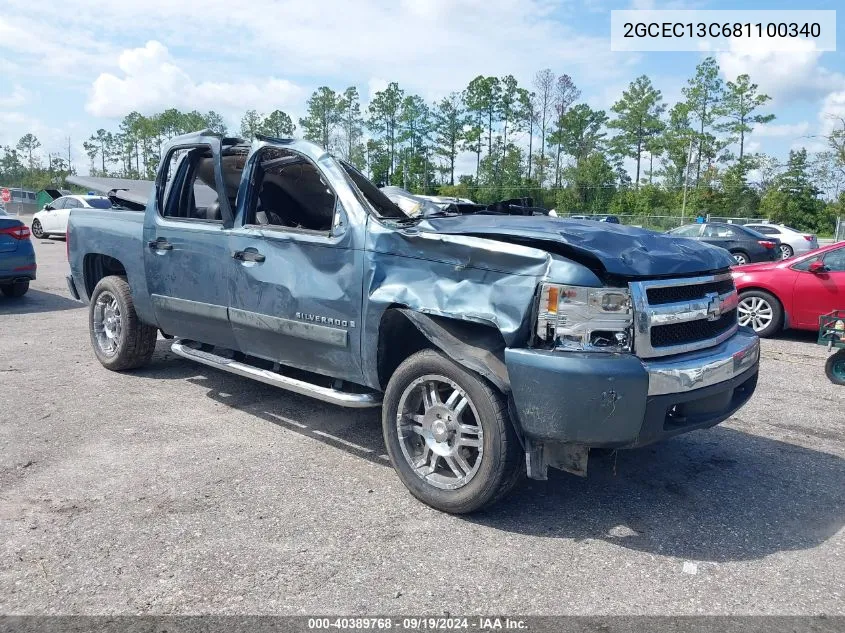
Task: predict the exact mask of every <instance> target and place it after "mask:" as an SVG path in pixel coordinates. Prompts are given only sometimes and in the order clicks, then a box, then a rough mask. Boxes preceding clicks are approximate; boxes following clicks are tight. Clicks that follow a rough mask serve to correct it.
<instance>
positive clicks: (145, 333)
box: [88, 275, 158, 371]
mask: <svg viewBox="0 0 845 633" xmlns="http://www.w3.org/2000/svg"><path fill="white" fill-rule="evenodd" d="M88 328H89V331H90V333H91V345H92V347H93V348H94V354H95V355H96V356H97V360H99V361H100V363H101V364H102V365H103V367H105V368H106V369H111V370H112V371H122V370H124V369H136V368H138V367H142V366H144V365H146V364H147V363H148V362H150V358H152V355H153V352H154V351H155V345H156V336H157V335H158V330H157V329H156V328H154V327H151V326H149V325H145V324H144V323H142V322H141V321H140V319H138V315H137V314H136V313H135V303H134V302H133V301H132V293H131V291H130V290H129V284H128V283H127V282H126V279H124V278H123V277H118V276H115V275H112V276H109V277H104V278H103V279H101V280H100V282H99V283H98V284H97V286H96V287H95V288H94V292H93V293H92V294H91V303H90V305H89V307H88Z"/></svg>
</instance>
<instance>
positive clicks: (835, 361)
mask: <svg viewBox="0 0 845 633" xmlns="http://www.w3.org/2000/svg"><path fill="white" fill-rule="evenodd" d="M824 373H825V374H827V377H828V378H829V379H830V382H832V383H833V384H834V385H845V349H841V350H839V351H838V352H836V353H835V354H834V355H833V356H831V357H830V358H828V359H827V362H826V363H825V365H824Z"/></svg>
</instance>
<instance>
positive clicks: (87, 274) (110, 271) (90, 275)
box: [82, 253, 131, 297]
mask: <svg viewBox="0 0 845 633" xmlns="http://www.w3.org/2000/svg"><path fill="white" fill-rule="evenodd" d="M82 274H83V278H84V281H85V293H86V295H88V296H89V297H90V296H91V295H92V294H93V292H94V288H95V287H96V286H97V284H98V283H99V282H100V280H101V279H102V278H103V277H108V276H109V275H119V276H122V277H126V267H125V266H124V265H123V262H121V261H120V260H119V259H117V258H115V257H111V256H110V255H104V254H102V253H87V254H86V255H85V257H84V259H83V260H82ZM130 289H131V287H130Z"/></svg>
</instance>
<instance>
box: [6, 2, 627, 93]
mask: <svg viewBox="0 0 845 633" xmlns="http://www.w3.org/2000/svg"><path fill="white" fill-rule="evenodd" d="M7 1H8V2H10V3H11V5H12V11H13V12H14V10H15V7H17V8H18V11H19V12H20V14H21V15H26V16H28V17H27V19H28V20H29V21H30V22H29V25H30V26H31V27H35V26H36V25H37V24H40V23H50V22H53V23H55V21H56V19H55V3H54V1H53V0H7ZM559 9H560V5H559V4H558V3H555V2H553V1H552V0H425V1H422V2H420V1H412V0H405V1H403V2H398V3H397V2H394V1H393V0H367V1H362V2H347V1H345V0H324V1H322V2H310V3H303V2H301V0H250V2H249V3H247V4H246V5H244V6H243V7H237V8H235V7H233V5H232V3H231V1H230V0H204V1H203V3H202V6H201V8H199V9H198V8H197V5H196V4H195V3H186V2H172V0H134V1H133V2H114V1H113V0H65V2H64V4H63V9H62V28H63V30H64V32H74V33H76V32H77V31H79V32H81V33H84V34H85V35H88V36H89V37H81V38H80V37H78V38H75V41H76V42H77V44H76V45H75V46H74V47H69V48H71V49H77V50H84V51H86V54H90V55H94V54H95V53H96V54H102V51H95V50H92V47H91V45H90V43H89V41H94V42H97V41H103V40H110V41H113V42H129V43H132V44H134V45H138V44H140V43H142V42H143V41H145V40H140V42H139V38H140V37H146V38H147V39H152V38H153V37H154V38H155V39H156V40H158V41H160V42H162V43H164V45H165V46H168V47H169V48H170V49H171V50H172V51H173V52H174V54H175V55H176V54H178V56H179V58H180V60H181V62H180V64H181V67H182V69H183V70H184V71H185V72H187V73H188V74H190V75H191V76H195V77H200V76H202V74H203V73H202V72H199V70H200V69H202V70H203V71H204V72H209V71H211V70H212V69H218V68H221V67H223V66H224V64H225V66H226V68H227V72H226V74H225V78H226V80H227V81H228V82H234V81H235V79H233V77H234V76H235V74H236V73H237V72H239V71H242V70H243V69H249V68H256V67H258V68H261V67H264V68H267V69H272V70H267V71H264V72H265V73H270V72H272V73H283V76H284V77H286V78H288V79H290V80H294V78H301V77H309V78H310V77H315V76H316V77H320V78H322V80H323V81H336V82H344V83H346V82H348V83H355V84H358V85H361V86H363V85H365V84H366V82H367V80H368V79H369V78H370V77H387V78H389V79H390V80H392V81H398V82H399V83H400V85H402V86H403V87H404V88H406V89H407V90H411V91H414V92H417V93H419V94H421V95H422V96H423V97H425V98H426V99H433V98H436V97H438V96H442V95H444V94H446V93H448V92H450V91H452V90H456V89H460V88H462V87H464V86H465V85H466V84H467V82H468V81H469V80H470V79H472V77H474V76H476V75H478V74H493V73H495V74H505V73H512V74H514V76H516V77H517V79H519V80H520V81H521V82H523V83H529V82H530V80H531V77H533V75H534V73H535V72H536V70H538V69H539V68H541V67H544V66H548V67H550V68H552V69H554V70H556V72H568V73H570V74H572V75H573V76H574V78H575V79H576V82H578V81H580V82H581V83H587V82H592V83H594V84H595V85H600V84H601V83H602V81H603V80H604V79H606V78H608V77H618V76H620V75H622V74H624V68H620V66H621V65H622V64H620V62H621V61H623V58H621V57H620V56H619V55H615V54H613V53H612V52H611V51H610V47H609V43H608V39H607V37H606V36H604V35H602V36H598V35H596V36H592V35H584V34H583V33H581V32H579V30H578V29H577V28H576V27H575V26H574V25H571V24H569V23H568V22H563V21H560V20H559V19H558V17H557V16H556V15H555V12H556V11H558V10H559ZM102 24H108V25H109V28H108V29H107V30H100V31H99V32H98V33H89V31H90V29H91V28H92V25H102ZM30 32H39V31H38V28H32V30H31V31H30ZM32 39H36V38H32ZM41 39H42V38H41V37H39V38H37V40H39V41H40V40H41ZM0 41H3V38H2V37H0ZM57 41H62V40H61V38H57ZM4 45H5V44H4ZM124 46H125V44H124ZM177 46H180V47H181V46H184V47H185V48H186V49H187V50H190V51H191V56H192V57H193V58H194V59H195V62H193V64H191V63H189V62H188V55H187V54H182V53H181V52H180V51H179V50H177ZM10 48H13V49H14V50H24V49H26V50H27V54H31V55H32V56H33V57H36V56H37V55H38V51H37V50H33V47H32V46H31V44H30V43H28V42H25V41H23V39H22V38H18V39H16V40H15V42H14V44H13V46H11V47H10ZM65 48H68V47H65ZM56 52H58V51H56ZM42 57H44V56H42ZM114 58H116V55H115V54H114V51H112V59H114ZM627 59H628V58H627V57H625V58H624V60H627ZM83 68H84V69H85V70H88V71H89V72H90V70H89V69H98V70H99V69H100V68H102V66H99V67H98V65H96V64H88V65H86V66H84V67H83ZM297 81H299V82H300V83H301V81H300V80H298V79H297Z"/></svg>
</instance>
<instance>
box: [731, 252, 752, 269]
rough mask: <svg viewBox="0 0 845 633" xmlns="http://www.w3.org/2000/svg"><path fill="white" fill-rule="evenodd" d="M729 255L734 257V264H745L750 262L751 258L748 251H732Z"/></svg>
mask: <svg viewBox="0 0 845 633" xmlns="http://www.w3.org/2000/svg"><path fill="white" fill-rule="evenodd" d="M731 255H732V256H733V258H734V265H735V266H745V264H750V263H751V258H750V257H749V256H748V253H746V252H745V251H732V252H731Z"/></svg>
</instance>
